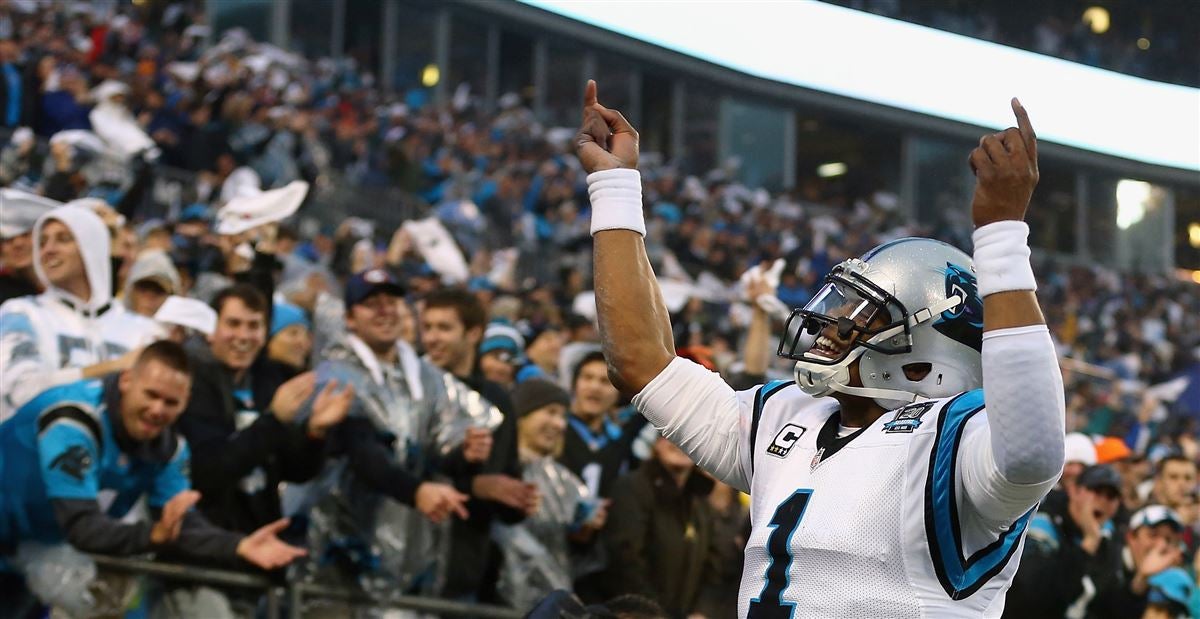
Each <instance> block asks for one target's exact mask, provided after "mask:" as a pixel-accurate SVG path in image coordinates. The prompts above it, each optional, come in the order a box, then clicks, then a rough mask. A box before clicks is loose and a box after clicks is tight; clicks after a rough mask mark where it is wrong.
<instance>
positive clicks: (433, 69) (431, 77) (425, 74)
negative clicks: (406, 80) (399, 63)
mask: <svg viewBox="0 0 1200 619" xmlns="http://www.w3.org/2000/svg"><path fill="white" fill-rule="evenodd" d="M441 79H442V72H441V70H439V69H438V66H437V65H436V64H427V65H425V68H424V69H422V70H421V85H422V86H424V87H426V88H433V87H434V86H437V83H438V82H439V81H440V80H441Z"/></svg>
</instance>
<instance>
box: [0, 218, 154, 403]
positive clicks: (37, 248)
mask: <svg viewBox="0 0 1200 619" xmlns="http://www.w3.org/2000/svg"><path fill="white" fill-rule="evenodd" d="M33 254H34V258H35V260H34V269H35V271H36V272H37V276H38V280H39V281H40V282H41V283H42V285H43V286H44V287H45V292H42V293H41V294H39V295H31V296H26V297H18V298H15V299H9V300H8V301H5V302H4V304H3V305H0V367H3V368H4V372H3V373H0V422H3V421H4V420H6V419H8V418H9V417H11V416H12V415H13V414H14V413H15V412H16V410H17V409H18V408H19V407H20V406H21V405H23V404H25V403H26V402H28V401H30V400H32V399H33V398H34V397H35V396H37V395H38V394H39V393H41V392H42V391H45V390H46V389H49V388H51V387H54V386H57V385H65V384H67V383H71V382H74V381H77V380H81V379H85V378H97V377H99V376H102V375H104V374H107V373H110V372H114V371H117V370H121V369H125V368H126V367H128V366H129V365H130V362H131V361H132V360H133V358H134V356H135V354H134V353H135V352H136V350H138V349H140V348H141V347H142V346H145V345H146V344H149V343H150V342H153V341H154V340H157V339H161V337H162V336H163V332H162V328H161V327H159V326H158V324H157V323H155V322H154V321H153V320H150V319H149V318H146V317H143V316H138V315H136V314H134V313H132V312H130V311H129V310H127V309H126V308H125V306H124V305H123V304H121V303H117V302H114V301H113V299H112V264H111V263H110V262H109V233H108V229H107V228H106V227H105V225H104V222H103V221H102V220H101V219H100V217H99V216H97V215H96V214H95V213H93V212H92V211H91V210H89V209H87V208H84V207H82V206H78V205H70V204H68V205H65V206H60V207H58V208H55V209H53V210H51V211H49V212H47V213H46V214H44V215H42V217H40V218H39V219H38V221H37V223H36V224H34V227H33Z"/></svg>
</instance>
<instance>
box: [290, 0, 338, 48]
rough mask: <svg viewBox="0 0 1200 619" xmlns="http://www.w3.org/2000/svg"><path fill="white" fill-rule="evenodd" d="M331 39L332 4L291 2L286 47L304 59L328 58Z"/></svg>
mask: <svg viewBox="0 0 1200 619" xmlns="http://www.w3.org/2000/svg"><path fill="white" fill-rule="evenodd" d="M332 37H333V3H332V2H304V1H303V0H300V1H294V2H292V5H291V7H289V15H288V46H289V47H291V48H292V51H294V52H296V53H297V54H302V55H304V56H305V57H306V58H322V57H326V56H329V46H330V44H331V42H332Z"/></svg>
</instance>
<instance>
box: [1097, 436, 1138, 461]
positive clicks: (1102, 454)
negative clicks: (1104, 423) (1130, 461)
mask: <svg viewBox="0 0 1200 619" xmlns="http://www.w3.org/2000/svg"><path fill="white" fill-rule="evenodd" d="M1131 455H1133V451H1132V450H1130V449H1129V446H1128V445H1126V444H1125V441H1122V440H1121V439H1119V438H1117V437H1115V436H1106V437H1104V438H1102V439H1100V441H1099V442H1097V443H1096V463H1097V464H1108V463H1109V462H1116V461H1117V460H1124V459H1125V458H1128V457H1129V456H1131Z"/></svg>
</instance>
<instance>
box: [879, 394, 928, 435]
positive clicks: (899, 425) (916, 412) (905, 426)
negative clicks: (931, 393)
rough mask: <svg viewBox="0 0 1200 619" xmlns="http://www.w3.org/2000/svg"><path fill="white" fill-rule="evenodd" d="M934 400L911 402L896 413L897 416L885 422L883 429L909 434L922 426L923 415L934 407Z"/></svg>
mask: <svg viewBox="0 0 1200 619" xmlns="http://www.w3.org/2000/svg"><path fill="white" fill-rule="evenodd" d="M933 405H934V403H933V402H919V403H917V404H909V405H908V406H905V407H904V408H902V409H900V410H899V411H898V412H897V413H896V418H895V419H892V420H891V421H889V422H887V423H885V424H883V431H884V432H888V433H892V434H896V433H904V434H909V433H911V432H912V431H913V430H916V429H917V428H919V427H921V416H922V415H924V414H925V413H928V412H929V409H931V408H933Z"/></svg>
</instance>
